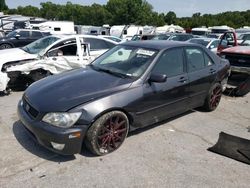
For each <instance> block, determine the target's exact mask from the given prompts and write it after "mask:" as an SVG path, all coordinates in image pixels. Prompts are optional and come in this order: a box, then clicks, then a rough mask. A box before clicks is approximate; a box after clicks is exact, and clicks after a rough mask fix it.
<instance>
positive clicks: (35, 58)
mask: <svg viewBox="0 0 250 188" xmlns="http://www.w3.org/2000/svg"><path fill="white" fill-rule="evenodd" d="M116 44H117V43H116V42H114V41H112V40H109V39H104V38H99V37H97V36H93V35H51V36H48V37H44V38H42V39H39V40H37V41H35V42H33V43H30V44H29V45H26V46H24V47H22V48H12V49H6V50H1V51H0V70H1V71H0V92H6V91H7V89H8V88H9V87H10V88H11V87H12V86H13V87H14V86H17V87H18V86H19V85H20V86H27V85H29V84H30V83H32V82H34V81H36V80H39V79H41V78H43V77H45V76H47V75H50V74H58V73H60V72H63V71H66V70H70V69H73V68H78V67H82V66H84V65H86V64H88V63H90V62H91V61H92V60H94V59H95V58H96V57H98V56H100V55H101V54H103V53H104V52H106V51H107V50H108V49H110V48H113V47H114V46H115V45H116Z"/></svg>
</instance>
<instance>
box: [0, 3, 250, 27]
mask: <svg viewBox="0 0 250 188" xmlns="http://www.w3.org/2000/svg"><path fill="white" fill-rule="evenodd" d="M40 5H41V6H40V8H38V7H34V6H30V5H29V6H24V7H23V6H18V7H17V8H16V9H9V8H8V6H7V5H6V4H5V0H0V10H1V11H4V13H5V14H21V15H23V16H31V17H42V18H46V19H48V20H67V21H74V23H75V24H78V25H96V26H101V25H103V24H109V25H125V24H137V25H152V26H163V25H165V24H176V25H180V26H182V27H184V28H194V27H200V26H206V27H209V26H215V25H228V26H230V27H233V28H239V27H242V26H250V10H247V11H234V12H232V11H228V12H223V13H219V14H215V15H212V14H203V15H202V14H201V13H194V14H193V15H192V17H182V18H178V17H177V16H176V14H175V12H173V11H169V12H167V13H158V12H155V11H154V10H153V6H152V5H151V4H150V3H148V2H147V1H146V0H109V1H108V2H107V4H105V5H99V4H96V3H94V4H92V5H91V6H83V5H79V4H72V3H71V2H67V3H66V4H65V5H61V4H54V3H52V2H49V1H48V2H43V3H41V4H40ZM164 6H167V4H164Z"/></svg>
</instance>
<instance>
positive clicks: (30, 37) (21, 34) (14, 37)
mask: <svg viewBox="0 0 250 188" xmlns="http://www.w3.org/2000/svg"><path fill="white" fill-rule="evenodd" d="M48 35H50V33H49V32H43V31H38V30H30V29H17V30H14V31H12V32H10V33H9V34H7V35H6V36H5V37H2V38H0V49H6V48H16V47H23V46H25V45H27V44H29V43H31V42H33V41H35V40H37V39H40V38H42V37H45V36H48Z"/></svg>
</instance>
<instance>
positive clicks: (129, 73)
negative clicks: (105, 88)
mask: <svg viewBox="0 0 250 188" xmlns="http://www.w3.org/2000/svg"><path fill="white" fill-rule="evenodd" d="M157 53H158V51H157V50H152V49H146V48H141V47H135V46H125V45H119V46H116V47H115V48H113V49H111V50H110V51H108V52H107V53H105V54H104V55H103V56H101V57H99V58H97V59H96V60H95V61H94V62H93V63H92V64H90V66H91V67H92V68H93V69H95V70H97V71H103V72H107V73H110V74H114V75H116V76H121V77H131V78H138V77H140V76H141V75H142V74H143V73H144V72H145V70H146V69H147V67H148V66H149V64H150V63H151V62H152V60H153V59H154V57H155V56H156V55H157Z"/></svg>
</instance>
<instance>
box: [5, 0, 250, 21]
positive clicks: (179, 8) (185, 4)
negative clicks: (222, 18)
mask: <svg viewBox="0 0 250 188" xmlns="http://www.w3.org/2000/svg"><path fill="white" fill-rule="evenodd" d="M46 1H47V0H44V1H40V0H5V2H6V4H7V5H8V7H9V8H16V7H17V6H27V5H32V6H37V7H39V5H40V2H46ZM50 1H51V2H53V3H56V4H57V3H60V4H65V3H66V2H67V1H69V0H50ZM147 1H148V2H149V3H150V4H151V5H153V7H154V10H155V11H157V12H164V13H167V12H168V11H174V12H175V13H176V15H177V17H183V16H192V14H193V13H197V12H201V13H202V14H205V13H211V14H215V13H220V12H225V11H245V10H250V0H147ZM71 2H72V3H77V4H82V5H91V4H93V3H98V4H106V3H107V0H71Z"/></svg>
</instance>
